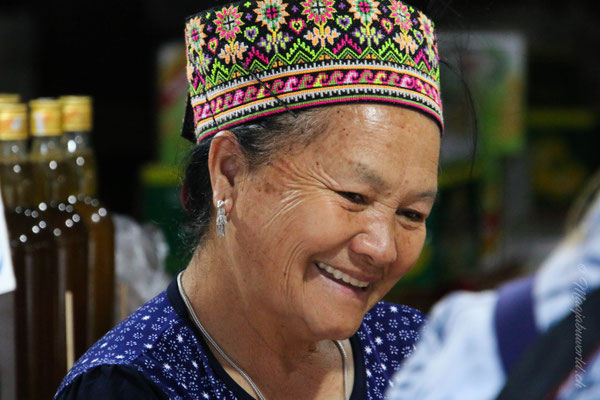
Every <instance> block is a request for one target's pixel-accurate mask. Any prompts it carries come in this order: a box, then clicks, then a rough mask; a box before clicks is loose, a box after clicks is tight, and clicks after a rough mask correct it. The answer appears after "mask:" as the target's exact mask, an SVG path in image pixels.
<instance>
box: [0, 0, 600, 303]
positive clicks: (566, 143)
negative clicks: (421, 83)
mask: <svg viewBox="0 0 600 400" xmlns="http://www.w3.org/2000/svg"><path fill="white" fill-rule="evenodd" d="M208 4H210V3H209V2H206V1H205V2H198V1H190V0H171V1H169V2H165V1H157V0H146V1H143V2H142V1H136V0H130V1H126V2H123V1H120V2H117V1H107V2H76V1H55V2H33V1H17V0H3V1H2V2H1V3H0V93H2V92H4V93H18V94H20V95H21V97H22V99H23V100H25V101H27V100H29V99H32V98H35V97H41V96H60V95H65V94H85V95H90V96H92V98H93V106H94V127H93V136H92V144H93V148H94V151H95V154H96V157H97V160H98V197H99V198H100V199H101V200H102V202H103V203H104V205H106V207H107V208H108V209H110V210H111V211H113V212H115V213H121V214H125V215H130V216H132V217H134V218H135V219H137V220H138V221H151V222H154V223H155V224H157V225H158V226H160V227H161V228H162V229H163V230H164V231H165V235H166V236H167V240H168V243H169V245H170V248H169V255H168V258H167V270H168V271H170V272H171V273H172V272H174V271H176V270H177V269H179V268H180V267H181V266H182V265H183V263H184V262H185V261H186V255H185V252H184V251H181V250H182V244H181V241H180V239H178V237H177V232H178V231H179V227H178V222H179V221H181V218H182V212H181V209H180V206H179V194H178V193H179V191H178V185H179V184H180V171H181V168H182V166H183V165H184V160H185V155H186V153H187V151H188V149H189V146H188V145H187V144H186V143H185V141H184V140H183V139H180V138H179V127H180V122H181V119H182V115H183V102H184V98H185V92H186V82H185V75H184V63H185V59H184V47H183V28H184V25H183V24H184V19H185V17H186V16H188V15H190V14H192V13H194V12H197V11H198V10H200V9H202V8H204V7H206V6H207V5H208ZM412 4H414V5H415V6H418V7H420V8H421V9H424V10H426V12H427V13H428V14H429V15H430V16H431V18H432V19H433V20H434V21H436V23H437V29H438V37H439V40H440V54H441V56H442V58H443V59H445V60H446V61H447V62H448V63H449V65H450V67H449V68H448V67H445V68H444V69H443V70H442V82H443V97H444V104H445V112H446V121H447V122H446V123H447V131H446V134H445V136H444V139H443V147H444V149H443V154H442V160H443V162H442V168H441V178H440V188H441V193H440V198H439V201H438V205H437V208H436V212H435V213H434V215H433V216H432V218H431V221H430V227H429V228H430V229H429V230H430V238H429V241H428V243H429V244H432V243H435V246H430V245H428V246H426V248H425V252H424V254H423V257H422V259H421V262H420V263H419V265H418V266H417V267H416V268H415V269H414V270H413V272H412V274H410V275H409V276H408V277H407V278H406V279H405V280H404V281H405V282H401V285H400V286H401V287H402V290H401V291H400V292H399V293H396V295H398V296H402V295H408V294H407V293H408V292H410V291H411V289H413V288H414V289H416V293H415V294H414V295H411V299H412V298H413V297H415V298H414V299H412V300H411V301H416V302H419V303H422V306H423V307H427V304H429V303H431V301H433V300H434V299H435V298H436V297H438V296H439V294H440V293H442V292H444V291H445V290H447V289H449V288H454V287H457V286H458V287H461V286H464V287H471V286H473V287H479V286H481V285H484V282H483V281H482V279H483V278H487V277H489V276H491V274H492V273H500V272H507V273H514V272H515V271H516V270H518V269H519V268H522V267H524V266H528V265H535V263H536V262H537V261H539V259H540V257H543V256H544V255H545V254H546V253H547V251H548V249H549V248H551V247H552V244H553V243H554V242H555V241H556V240H557V238H558V237H559V236H560V234H561V232H562V231H563V228H564V224H565V217H566V213H567V211H568V209H569V206H570V205H571V203H572V202H573V200H574V198H575V196H576V195H577V193H578V192H579V191H580V190H581V189H582V187H583V185H584V182H585V181H586V179H587V178H588V177H589V176H590V174H592V172H593V171H594V170H595V169H597V168H598V166H599V165H600V157H599V156H598V154H597V151H598V149H599V146H598V144H599V141H600V135H599V134H600V131H599V130H600V118H599V111H600V99H599V94H600V67H599V61H600V57H599V55H598V50H597V43H598V42H600V24H598V18H599V17H600V12H599V11H598V7H597V6H596V5H594V2H592V1H577V2H550V1H540V0H518V1H517V0H506V1H502V2H499V1H468V0H462V1H451V2H448V1H428V2H423V1H413V2H412ZM463 80H464V82H465V83H466V84H467V86H468V88H469V89H470V91H471V92H472V100H473V104H474V110H475V111H476V113H475V115H473V113H472V109H471V106H470V105H469V101H468V96H467V95H466V93H465V90H464V87H463V85H462V82H461V81H463ZM474 119H476V124H477V126H478V128H479V129H478V133H477V154H476V156H475V155H474V147H473V146H474V138H473V136H474V132H475V125H474V124H475V121H474ZM493 280H495V279H493ZM485 284H487V283H485ZM404 286H405V287H404ZM421 296H424V298H423V299H418V298H420V297H421Z"/></svg>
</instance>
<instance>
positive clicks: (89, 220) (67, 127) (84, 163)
mask: <svg viewBox="0 0 600 400" xmlns="http://www.w3.org/2000/svg"><path fill="white" fill-rule="evenodd" d="M60 100H61V103H62V107H63V129H64V132H65V137H64V139H65V148H66V150H67V165H68V166H69V169H70V170H71V173H70V176H71V177H73V178H74V181H73V182H72V184H71V185H70V189H71V192H70V193H71V196H70V197H69V200H70V202H71V203H72V204H73V205H74V207H75V210H76V211H77V212H78V213H79V214H80V215H81V216H82V217H83V220H84V221H85V223H86V225H87V227H88V231H89V238H88V290H89V300H90V301H89V303H88V312H89V318H88V322H89V326H88V345H92V344H93V343H94V342H96V341H97V340H98V339H100V338H101V337H102V336H103V335H104V334H105V333H106V332H108V331H109V330H110V329H111V328H112V327H113V324H114V301H115V257H114V226H113V223H112V218H111V216H110V215H109V213H108V211H107V210H106V208H104V207H102V205H101V204H100V202H99V201H98V199H97V192H96V190H97V170H96V159H95V157H94V153H93V151H92V146H91V137H90V136H91V131H92V100H91V98H90V97H88V96H63V97H61V98H60ZM74 199H77V201H76V202H75V201H73V200H74Z"/></svg>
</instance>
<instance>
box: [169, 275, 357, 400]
mask: <svg viewBox="0 0 600 400" xmlns="http://www.w3.org/2000/svg"><path fill="white" fill-rule="evenodd" d="M182 276H183V271H182V272H180V273H179V274H178V275H177V287H178V289H179V294H180V295H181V298H182V299H183V302H184V303H185V307H186V308H187V310H188V313H189V314H190V316H191V317H192V320H193V321H194V324H196V326H197V327H198V329H200V332H202V335H204V337H205V338H206V340H208V342H209V343H210V344H211V345H212V346H213V347H214V348H215V349H216V350H217V352H219V354H220V355H221V357H223V359H225V361H227V362H228V363H229V365H231V366H232V367H233V368H235V370H236V371H237V372H238V373H239V374H240V375H242V377H243V378H244V379H245V380H246V382H248V384H249V385H250V386H251V387H252V390H254V393H256V397H258V399H259V400H266V399H265V396H263V394H262V393H261V391H260V390H259V389H258V386H256V383H254V381H252V379H250V376H248V374H247V373H246V372H244V370H243V369H242V368H241V367H240V366H238V365H237V364H236V363H235V362H233V360H232V359H231V358H229V356H228V355H227V354H225V352H224V351H223V349H221V347H220V346H219V345H218V344H217V342H215V340H214V339H213V338H212V336H210V335H209V334H208V331H207V330H206V329H205V328H204V326H203V325H202V324H201V323H200V320H199V319H198V317H197V316H196V313H195V312H194V309H193V308H192V304H191V302H190V299H188V297H187V294H186V293H185V290H183V284H182V283H181V277H182ZM333 342H334V343H335V345H336V347H337V348H338V350H339V352H340V354H341V355H342V365H343V368H344V400H347V399H348V357H347V356H346V350H344V345H343V343H342V342H341V341H340V340H333Z"/></svg>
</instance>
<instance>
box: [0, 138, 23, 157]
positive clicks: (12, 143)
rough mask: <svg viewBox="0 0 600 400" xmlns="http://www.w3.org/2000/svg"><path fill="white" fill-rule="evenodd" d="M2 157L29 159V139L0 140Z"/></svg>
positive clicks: (0, 154) (0, 155)
mask: <svg viewBox="0 0 600 400" xmlns="http://www.w3.org/2000/svg"><path fill="white" fill-rule="evenodd" d="M0 158H2V160H7V159H11V160H12V159H23V160H25V159H27V139H22V140H0Z"/></svg>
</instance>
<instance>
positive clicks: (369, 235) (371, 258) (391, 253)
mask: <svg viewBox="0 0 600 400" xmlns="http://www.w3.org/2000/svg"><path fill="white" fill-rule="evenodd" d="M350 249H351V250H352V251H353V252H354V253H355V254H357V255H360V256H362V257H365V258H367V261H368V262H369V263H370V264H372V265H375V266H378V267H384V266H387V265H389V264H391V263H393V262H395V261H396V259H397V258H398V249H397V247H396V224H395V221H394V220H393V218H392V219H391V218H389V217H387V216H384V215H379V216H377V217H373V218H371V219H370V220H369V221H368V222H367V223H366V224H365V225H363V228H362V230H361V232H360V233H359V234H358V235H356V236H355V237H354V238H352V241H351V243H350Z"/></svg>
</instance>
